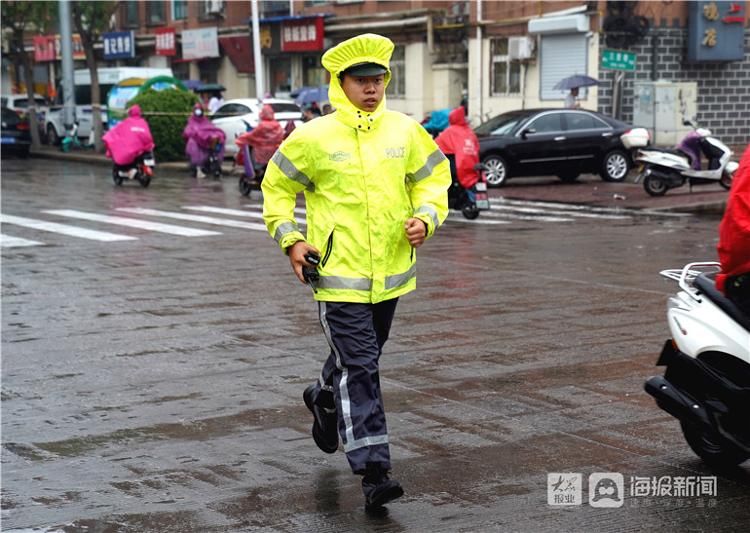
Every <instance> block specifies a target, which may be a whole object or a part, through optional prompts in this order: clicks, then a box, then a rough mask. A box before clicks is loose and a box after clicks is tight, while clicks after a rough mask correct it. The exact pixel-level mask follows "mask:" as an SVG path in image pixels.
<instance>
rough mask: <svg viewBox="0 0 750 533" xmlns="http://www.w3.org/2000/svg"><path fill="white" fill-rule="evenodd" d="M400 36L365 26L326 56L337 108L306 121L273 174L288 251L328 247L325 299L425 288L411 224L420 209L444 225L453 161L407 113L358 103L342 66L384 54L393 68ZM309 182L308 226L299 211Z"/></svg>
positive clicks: (274, 205)
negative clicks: (408, 229) (349, 93)
mask: <svg viewBox="0 0 750 533" xmlns="http://www.w3.org/2000/svg"><path fill="white" fill-rule="evenodd" d="M392 51H393V43H392V42H391V41H390V40H389V39H387V38H385V37H382V36H380V35H374V34H365V35H360V36H358V37H354V38H352V39H349V40H347V41H344V42H342V43H341V44H339V45H338V46H336V47H334V48H331V49H330V50H328V51H327V52H326V53H325V54H324V55H323V61H322V62H323V66H324V67H325V68H326V69H327V70H328V71H329V72H330V73H331V82H330V88H329V91H328V95H329V99H330V101H331V104H332V105H333V106H334V108H335V109H336V112H335V113H333V114H330V115H325V116H323V117H320V118H316V119H314V120H312V121H310V122H307V123H305V124H303V125H301V126H299V127H298V128H296V129H295V130H294V131H293V132H292V134H291V135H290V136H289V137H288V138H287V140H286V141H284V143H283V144H282V145H281V146H280V147H279V149H278V151H277V152H276V154H275V155H274V156H273V158H272V159H271V161H270V162H269V164H268V168H267V169H266V173H265V176H264V178H263V183H262V190H263V198H264V202H263V218H264V220H265V222H266V226H267V227H268V230H269V232H270V234H271V236H272V237H273V238H274V239H275V240H276V241H277V242H278V243H279V245H280V246H281V248H282V249H283V250H286V249H287V248H288V247H289V246H291V245H292V244H294V243H295V242H297V241H300V240H307V242H309V243H310V244H311V245H313V246H315V247H316V248H317V249H318V250H320V252H321V261H320V264H319V266H318V272H319V274H320V281H319V282H318V283H317V285H316V287H315V289H316V291H315V295H314V296H315V299H316V300H321V301H336V302H357V303H377V302H381V301H384V300H389V299H391V298H395V297H398V296H401V295H403V294H406V293H407V292H410V291H412V290H413V289H414V288H415V287H416V264H415V263H416V257H415V252H414V249H413V248H412V247H411V245H410V244H409V241H408V240H407V238H406V233H405V230H404V223H405V222H406V220H407V219H408V218H410V217H416V218H419V219H421V220H422V221H424V222H425V224H426V227H427V236H428V237H430V236H432V235H433V234H434V232H435V230H436V229H437V227H438V226H439V225H440V224H441V223H442V222H443V220H445V217H446V215H447V213H448V205H447V201H448V200H447V192H446V191H447V189H448V186H449V185H450V182H451V178H450V168H449V165H448V161H447V159H446V158H445V156H444V155H443V154H442V153H441V152H440V150H439V149H438V147H437V145H436V144H435V142H434V141H433V140H432V138H431V137H430V135H429V134H428V133H427V132H426V131H425V129H424V128H422V126H421V125H420V124H418V123H417V122H416V121H414V120H413V119H411V118H409V117H407V116H406V115H404V114H402V113H398V112H396V111H389V110H387V109H386V103H385V97H383V101H382V102H381V103H380V105H379V106H378V107H377V109H376V110H375V111H373V112H371V113H370V112H366V111H362V110H360V109H358V108H357V107H356V106H354V105H353V104H352V103H351V102H350V101H349V99H348V98H347V97H346V94H345V93H344V91H343V89H342V88H341V85H340V82H339V78H338V75H339V73H340V72H342V71H344V70H346V69H347V68H348V67H350V66H352V65H355V64H358V63H362V62H374V63H378V64H380V65H383V66H384V67H386V68H388V72H387V73H386V74H385V84H386V86H387V84H388V82H389V81H390V79H391V72H390V68H389V60H390V57H391V53H392ZM303 191H304V195H305V202H306V211H307V224H306V225H307V235H306V236H304V235H303V234H302V232H301V231H300V229H299V227H298V225H297V222H296V220H295V217H294V209H295V206H296V195H297V194H298V193H300V192H303Z"/></svg>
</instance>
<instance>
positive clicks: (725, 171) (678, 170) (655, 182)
mask: <svg viewBox="0 0 750 533" xmlns="http://www.w3.org/2000/svg"><path fill="white" fill-rule="evenodd" d="M683 124H684V125H685V126H692V127H693V131H691V132H690V133H688V134H687V135H686V136H685V137H684V138H683V139H682V141H680V144H679V145H678V146H677V147H676V148H675V149H666V148H657V147H654V146H648V147H644V148H641V149H639V150H638V151H637V152H636V155H635V157H634V161H635V163H636V164H640V165H641V171H640V172H639V174H638V176H637V177H636V178H635V182H636V183H638V182H640V181H641V180H643V188H644V189H645V191H646V192H647V193H648V194H650V195H651V196H663V195H664V194H665V193H666V192H667V191H668V190H669V189H674V188H676V187H681V186H682V185H684V184H685V183H688V184H689V185H690V188H691V189H692V186H693V185H701V184H704V185H705V184H710V183H719V184H720V185H721V186H722V187H724V188H725V189H729V188H730V187H731V186H732V178H733V176H734V173H735V171H736V170H737V168H738V167H739V164H738V163H737V162H735V161H731V158H732V150H730V149H729V147H728V146H727V145H725V144H724V143H723V142H721V141H720V140H719V139H717V138H716V137H714V136H713V135H712V134H711V131H710V130H707V129H705V128H699V127H697V125H696V124H695V123H694V122H692V121H689V120H685V121H684V122H683ZM626 135H628V133H626V134H624V135H623V136H626ZM623 136H621V138H622V137H623ZM701 153H702V154H703V155H705V156H706V158H707V159H708V168H707V169H705V170H704V169H702V168H701V162H700V157H701Z"/></svg>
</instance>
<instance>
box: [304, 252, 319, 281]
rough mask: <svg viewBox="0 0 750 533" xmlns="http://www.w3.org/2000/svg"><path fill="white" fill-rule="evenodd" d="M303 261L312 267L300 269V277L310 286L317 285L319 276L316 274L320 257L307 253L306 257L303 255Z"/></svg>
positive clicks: (313, 253)
mask: <svg viewBox="0 0 750 533" xmlns="http://www.w3.org/2000/svg"><path fill="white" fill-rule="evenodd" d="M305 261H307V262H308V263H310V264H312V265H313V266H311V267H309V266H303V267H302V277H303V278H304V280H305V283H308V284H310V285H312V284H313V283H317V282H318V280H319V279H320V274H318V264H320V256H319V255H318V254H316V253H315V252H308V253H307V255H305Z"/></svg>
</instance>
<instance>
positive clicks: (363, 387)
mask: <svg viewBox="0 0 750 533" xmlns="http://www.w3.org/2000/svg"><path fill="white" fill-rule="evenodd" d="M396 301H397V300H396V299H394V300H390V301H388V302H382V303H381V304H358V303H341V302H320V303H319V313H320V323H321V326H322V327H323V331H324V333H325V336H326V339H327V340H328V343H329V345H330V347H331V351H332V355H333V357H329V359H328V361H326V364H325V365H324V367H323V372H322V373H321V380H322V381H323V382H324V383H325V382H327V381H328V380H329V379H331V381H332V382H333V384H334V389H335V390H334V392H335V396H336V404H337V409H338V411H339V413H340V414H341V416H340V417H339V434H340V435H341V439H342V441H343V443H344V450H345V451H346V455H347V459H348V460H349V464H350V466H351V468H352V470H353V471H355V472H357V471H360V470H363V469H364V468H365V466H366V464H367V463H368V462H377V463H380V464H381V465H382V466H383V467H385V468H390V451H389V449H388V432H387V428H386V423H385V412H384V410H383V401H382V397H381V393H380V379H379V375H378V359H379V357H380V353H381V347H382V344H383V343H384V342H385V340H386V339H387V338H388V331H389V329H390V324H391V320H392V318H393V312H394V311H395V308H396Z"/></svg>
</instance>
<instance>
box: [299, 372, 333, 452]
mask: <svg viewBox="0 0 750 533" xmlns="http://www.w3.org/2000/svg"><path fill="white" fill-rule="evenodd" d="M316 388H317V387H316V385H314V384H313V385H310V386H309V387H307V388H306V389H305V392H304V393H302V398H303V399H304V400H305V405H306V406H307V408H308V409H309V410H310V412H311V413H312V414H313V418H314V419H315V421H314V422H313V426H312V436H313V440H314V441H315V444H317V445H318V448H320V449H321V450H323V451H324V452H326V453H336V450H338V449H339V432H338V427H337V424H338V416H337V415H336V408H335V407H333V408H325V407H322V406H320V405H317V404H316V403H314V402H313V394H314V393H315V389H316Z"/></svg>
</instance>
